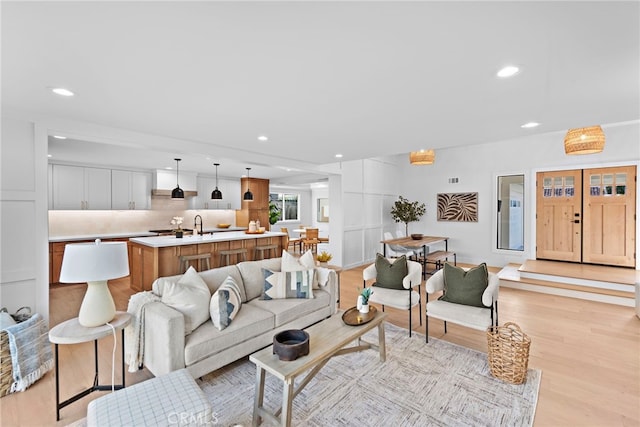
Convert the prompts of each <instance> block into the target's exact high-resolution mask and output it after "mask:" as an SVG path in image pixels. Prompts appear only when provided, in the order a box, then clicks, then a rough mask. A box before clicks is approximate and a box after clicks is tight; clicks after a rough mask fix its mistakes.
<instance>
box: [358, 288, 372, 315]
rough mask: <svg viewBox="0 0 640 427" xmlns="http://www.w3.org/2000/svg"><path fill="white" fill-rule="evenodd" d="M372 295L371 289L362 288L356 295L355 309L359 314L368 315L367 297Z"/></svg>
mask: <svg viewBox="0 0 640 427" xmlns="http://www.w3.org/2000/svg"><path fill="white" fill-rule="evenodd" d="M372 293H373V289H371V288H364V289H363V290H362V292H360V295H358V303H357V304H356V308H357V309H358V311H359V312H360V313H368V312H369V297H370V296H371V294H372Z"/></svg>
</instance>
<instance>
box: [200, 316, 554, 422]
mask: <svg viewBox="0 0 640 427" xmlns="http://www.w3.org/2000/svg"><path fill="white" fill-rule="evenodd" d="M385 333H386V343H387V361H386V362H384V363H382V362H380V360H379V358H378V353H377V352H375V351H372V350H367V351H364V352H360V353H351V354H347V355H342V356H337V357H335V358H333V359H332V360H331V361H330V362H329V363H328V364H327V365H326V366H325V367H323V368H322V370H321V371H320V372H319V373H318V374H317V375H316V377H315V378H314V379H313V380H312V381H311V382H310V383H309V384H308V385H307V386H306V387H305V389H304V390H303V391H302V392H301V393H300V394H299V395H298V396H296V398H295V399H294V401H293V425H294V426H305V427H306V426H358V427H363V426H384V427H387V426H531V425H533V419H534V415H535V410H536V403H537V400H538V391H539V388H540V377H541V374H542V373H541V371H540V370H538V369H529V370H528V372H527V381H526V383H524V384H522V385H512V384H508V383H505V382H503V381H501V380H498V379H496V378H494V377H492V376H491V373H490V372H489V366H488V364H487V355H486V354H485V353H481V352H477V351H475V350H471V349H468V348H464V347H460V346H458V345H455V344H451V343H448V342H446V341H442V340H437V339H435V338H431V339H430V340H429V344H426V343H425V342H424V336H422V335H419V334H414V335H413V337H412V338H409V333H408V331H407V330H406V329H402V328H399V327H397V326H394V325H392V324H389V323H387V324H386V325H385ZM365 339H366V340H368V341H371V342H377V329H376V330H373V331H371V332H369V333H368V334H367V335H366V336H365ZM255 375H256V369H255V365H254V364H253V363H251V362H249V360H248V359H246V358H245V359H242V360H239V361H237V362H235V363H233V364H231V365H229V366H226V367H225V368H222V369H219V370H217V371H215V372H213V373H211V374H208V375H206V376H205V377H203V379H202V381H200V380H198V381H199V384H200V386H201V387H202V389H203V390H204V392H205V394H206V395H207V397H208V398H209V400H210V401H211V403H212V405H213V410H214V411H215V413H216V418H217V419H216V420H215V422H216V423H218V424H219V425H223V426H233V425H238V424H240V425H244V426H250V425H251V417H252V413H253V395H254V387H255ZM300 380H301V378H298V380H297V381H296V383H298V382H299V381H300ZM281 404H282V382H281V381H278V380H277V379H276V378H275V377H273V376H271V375H270V374H267V380H266V385H265V406H266V407H268V408H271V409H274V410H275V409H277V408H279V407H280V406H281ZM263 425H268V424H267V423H263Z"/></svg>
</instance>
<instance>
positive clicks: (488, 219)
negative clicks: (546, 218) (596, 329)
mask: <svg viewBox="0 0 640 427" xmlns="http://www.w3.org/2000/svg"><path fill="white" fill-rule="evenodd" d="M602 127H603V129H604V132H605V135H606V138H607V141H606V145H605V149H604V151H603V152H602V153H598V154H591V155H582V156H567V155H566V154H565V153H564V146H563V140H564V133H549V134H545V135H538V136H532V137H526V138H519V139H512V140H507V141H500V142H494V143H490V144H484V145H478V146H469V147H459V148H449V149H440V150H436V160H435V163H434V164H433V165H428V166H411V165H409V160H408V158H407V156H404V155H403V156H396V157H395V162H396V163H397V164H398V166H399V167H400V170H401V182H402V189H401V194H402V195H403V196H404V197H407V198H408V199H410V200H420V201H422V202H424V203H426V206H427V212H426V215H425V216H424V217H423V218H422V220H421V221H420V222H419V223H417V224H416V223H414V224H412V225H410V228H411V230H412V231H414V232H420V233H424V234H428V235H435V236H448V237H450V240H449V248H451V249H452V250H455V251H456V252H457V254H458V261H461V262H468V263H479V262H487V263H488V264H489V265H492V266H498V267H499V266H504V265H506V264H508V263H509V262H522V261H524V260H526V259H534V258H535V217H534V215H532V212H533V213H535V197H534V196H535V175H536V172H538V171H542V170H554V169H576V168H590V167H603V166H617V165H629V164H635V165H638V164H640V123H639V122H633V123H626V124H619V125H611V126H604V125H603V126H602ZM514 173H524V175H525V201H524V203H525V251H524V252H521V253H516V254H511V255H510V254H508V253H507V252H504V251H497V250H494V247H495V233H496V231H495V221H496V219H495V218H496V213H495V207H496V206H495V200H496V195H495V193H496V186H497V184H496V177H497V176H498V175H507V174H514ZM451 177H457V178H459V181H458V183H457V184H449V183H448V178H451ZM388 179H392V177H391V176H389V177H388ZM463 192H478V222H439V221H437V220H436V214H437V211H436V209H437V208H436V196H437V194H438V193H463ZM638 194H640V186H638V190H637V195H636V204H637V208H636V211H637V212H639V213H640V203H639V200H638V199H640V197H638ZM639 236H640V230H639V227H637V225H636V246H637V249H636V253H640V251H638V247H640V244H639V241H640V238H639ZM636 265H637V266H638V260H636Z"/></svg>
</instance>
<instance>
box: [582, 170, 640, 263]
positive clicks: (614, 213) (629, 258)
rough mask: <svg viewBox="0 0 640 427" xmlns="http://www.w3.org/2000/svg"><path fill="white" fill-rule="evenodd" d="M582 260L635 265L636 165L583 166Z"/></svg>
mask: <svg viewBox="0 0 640 427" xmlns="http://www.w3.org/2000/svg"><path fill="white" fill-rule="evenodd" d="M583 189H584V190H583V194H584V215H583V216H584V224H583V256H582V260H583V262H588V263H594V264H606V265H616V266H621V267H634V266H635V256H634V252H635V246H636V245H635V236H636V229H635V206H636V167H635V166H623V167H615V168H599V169H585V170H584V184H583Z"/></svg>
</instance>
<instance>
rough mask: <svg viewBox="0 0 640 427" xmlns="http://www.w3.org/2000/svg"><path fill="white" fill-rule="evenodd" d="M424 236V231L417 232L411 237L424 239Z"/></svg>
mask: <svg viewBox="0 0 640 427" xmlns="http://www.w3.org/2000/svg"><path fill="white" fill-rule="evenodd" d="M422 237H423V234H422V233H415V234H412V235H411V238H412V239H413V240H420V239H422Z"/></svg>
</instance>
